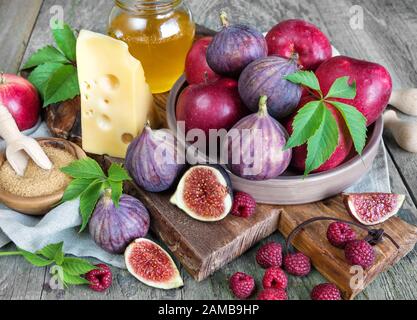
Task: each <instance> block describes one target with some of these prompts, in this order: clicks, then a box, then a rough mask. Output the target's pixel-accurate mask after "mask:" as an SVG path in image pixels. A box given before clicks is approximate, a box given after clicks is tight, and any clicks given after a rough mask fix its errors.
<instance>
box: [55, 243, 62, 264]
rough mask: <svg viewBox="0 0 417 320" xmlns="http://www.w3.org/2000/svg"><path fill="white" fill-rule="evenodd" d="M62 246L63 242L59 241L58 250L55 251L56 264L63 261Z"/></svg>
mask: <svg viewBox="0 0 417 320" xmlns="http://www.w3.org/2000/svg"><path fill="white" fill-rule="evenodd" d="M63 248H64V243H63V242H61V243H60V244H59V247H58V250H57V251H56V253H55V257H54V261H55V263H56V264H57V265H58V266H60V265H62V263H63V262H64V250H63Z"/></svg>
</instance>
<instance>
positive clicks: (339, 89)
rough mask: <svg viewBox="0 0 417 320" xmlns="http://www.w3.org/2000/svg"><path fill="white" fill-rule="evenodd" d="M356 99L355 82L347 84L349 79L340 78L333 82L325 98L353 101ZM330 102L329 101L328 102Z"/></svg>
mask: <svg viewBox="0 0 417 320" xmlns="http://www.w3.org/2000/svg"><path fill="white" fill-rule="evenodd" d="M355 97H356V82H355V81H354V82H353V83H352V84H351V85H350V84H349V77H342V78H338V79H336V80H335V82H334V83H333V85H332V86H331V87H330V90H329V93H328V94H327V97H326V99H327V98H340V99H355ZM329 102H331V101H329Z"/></svg>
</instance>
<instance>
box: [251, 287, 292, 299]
mask: <svg viewBox="0 0 417 320" xmlns="http://www.w3.org/2000/svg"><path fill="white" fill-rule="evenodd" d="M258 300H288V296H287V292H286V291H285V290H283V289H265V290H263V291H261V293H260V294H259V296H258Z"/></svg>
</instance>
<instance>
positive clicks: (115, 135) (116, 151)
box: [77, 30, 153, 158]
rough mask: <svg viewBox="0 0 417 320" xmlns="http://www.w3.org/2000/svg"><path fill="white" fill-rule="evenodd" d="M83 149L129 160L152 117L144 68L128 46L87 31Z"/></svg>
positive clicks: (82, 67)
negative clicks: (131, 148) (132, 146)
mask: <svg viewBox="0 0 417 320" xmlns="http://www.w3.org/2000/svg"><path fill="white" fill-rule="evenodd" d="M77 68H78V80H79V84H80V91H81V123H82V140H83V149H84V150H85V151H87V152H89V153H94V154H98V155H104V154H107V155H109V156H112V157H118V158H125V156H126V152H127V148H128V146H129V144H130V142H132V140H133V139H134V138H135V137H136V136H137V135H139V134H141V133H142V130H143V128H144V126H145V124H146V122H147V120H148V117H149V116H152V114H151V113H152V101H153V98H152V94H151V91H150V89H149V86H148V84H147V83H146V80H145V75H144V71H143V68H142V65H141V63H140V62H139V61H138V60H137V59H136V58H134V57H133V56H132V55H131V54H130V53H129V49H128V46H127V44H126V43H124V42H123V41H120V40H116V39H113V38H111V37H108V36H105V35H103V34H99V33H94V32H91V31H87V30H82V31H81V32H80V34H79V37H78V41H77Z"/></svg>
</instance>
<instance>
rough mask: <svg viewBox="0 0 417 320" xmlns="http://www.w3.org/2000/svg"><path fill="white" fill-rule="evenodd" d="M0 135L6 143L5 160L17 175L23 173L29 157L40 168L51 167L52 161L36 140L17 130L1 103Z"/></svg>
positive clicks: (46, 168)
mask: <svg viewBox="0 0 417 320" xmlns="http://www.w3.org/2000/svg"><path fill="white" fill-rule="evenodd" d="M0 137H2V138H3V139H4V141H5V142H6V144H7V148H6V158H7V161H8V162H9V163H10V166H11V167H12V168H13V170H14V171H16V173H17V174H18V175H19V176H23V175H24V174H25V170H26V167H27V165H28V161H29V157H30V158H32V160H33V161H34V162H35V163H36V164H37V165H38V166H39V167H41V168H42V169H44V170H51V169H52V162H51V161H50V160H49V158H48V156H47V155H46V154H45V152H44V151H43V149H42V148H41V146H40V145H39V144H38V142H37V141H36V140H35V139H33V138H30V137H27V136H25V135H23V134H22V133H21V132H20V131H19V129H18V127H17V125H16V122H15V120H14V119H13V117H12V115H11V114H10V112H9V110H8V109H7V108H6V107H5V106H3V105H2V104H0Z"/></svg>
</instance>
